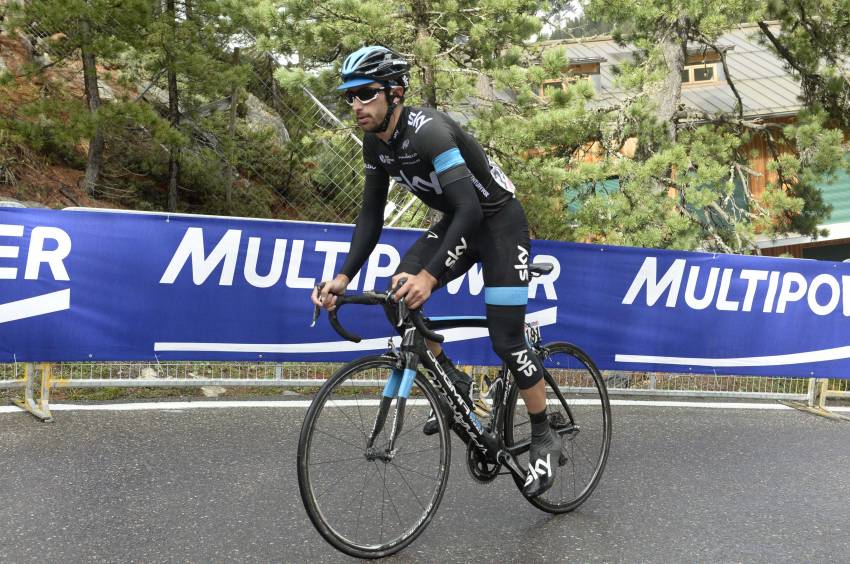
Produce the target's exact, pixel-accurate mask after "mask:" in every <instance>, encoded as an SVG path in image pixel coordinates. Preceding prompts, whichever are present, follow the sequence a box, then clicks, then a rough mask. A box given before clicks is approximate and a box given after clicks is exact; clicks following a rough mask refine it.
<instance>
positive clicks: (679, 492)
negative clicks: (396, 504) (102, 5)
mask: <svg viewBox="0 0 850 564" xmlns="http://www.w3.org/2000/svg"><path fill="white" fill-rule="evenodd" d="M304 414H305V409H303V408H237V409H214V410H211V409H198V410H185V411H144V412H138V411H131V412H83V411H62V412H57V413H56V416H57V421H56V422H55V423H53V424H43V423H40V422H38V421H37V420H35V419H33V418H32V417H31V416H28V415H25V414H22V413H15V414H0V484H2V485H0V492H2V496H3V497H2V501H0V561H2V562H35V561H39V562H198V563H201V562H223V561H239V562H341V561H351V560H352V559H350V558H347V557H345V556H344V555H342V554H340V553H338V552H336V551H335V550H334V549H333V548H331V547H330V546H329V545H327V544H326V543H325V542H324V541H323V540H322V538H321V537H320V536H319V535H318V533H317V532H316V531H315V530H314V529H313V527H312V525H311V523H310V521H309V519H308V518H307V515H306V513H305V511H304V509H303V507H302V505H301V500H300V497H299V495H298V485H297V482H296V472H295V451H296V443H297V435H298V431H299V429H300V425H301V420H302V418H303V416H304ZM613 436H614V442H613V444H612V448H611V456H610V459H609V462H608V466H607V469H606V472H605V475H604V477H603V480H602V482H601V484H600V486H599V487H598V488H597V490H596V492H595V493H594V494H593V496H592V497H591V498H590V499H589V501H587V502H586V503H585V504H584V505H583V506H582V507H581V508H579V509H578V510H577V511H576V512H574V513H571V514H568V515H564V516H550V515H548V514H545V513H542V512H540V511H539V510H537V509H535V508H534V507H532V506H531V505H530V504H528V503H526V502H525V501H524V500H523V498H522V497H520V495H519V494H518V492H517V490H516V488H515V486H514V484H513V482H512V481H511V480H510V479H509V478H507V477H501V478H499V479H497V480H496V481H495V482H494V483H492V484H490V485H487V486H484V485H478V484H476V483H474V482H473V481H472V480H471V479H470V477H469V476H468V474H467V472H466V469H465V468H464V467H463V457H462V456H461V454H462V451H461V450H460V449H459V448H456V449H455V450H454V452H453V454H454V456H453V459H452V474H451V477H450V480H449V485H448V488H447V490H446V495H445V497H444V499H443V502H442V504H441V506H440V508H439V511H438V513H437V516H436V517H435V519H434V521H433V522H432V523H431V525H430V526H429V527H428V529H427V530H426V531H425V532H424V533H423V535H422V536H420V537H419V539H418V540H417V541H415V542H414V543H413V544H412V545H411V546H410V547H409V548H407V549H406V550H405V551H403V552H401V553H400V554H398V555H396V556H394V557H391V558H388V559H386V560H384V561H385V562H472V561H480V562H493V561H497V560H498V561H507V562H597V561H598V562H803V561H805V562H818V561H827V560H831V561H848V560H850V423H847V422H834V421H829V420H825V419H821V418H817V417H814V416H812V415H808V414H804V413H800V412H796V411H754V410H717V409H706V408H693V407H688V408H679V407H633V406H628V407H626V406H615V407H614V435H613ZM457 445H460V443H459V442H456V443H455V446H457Z"/></svg>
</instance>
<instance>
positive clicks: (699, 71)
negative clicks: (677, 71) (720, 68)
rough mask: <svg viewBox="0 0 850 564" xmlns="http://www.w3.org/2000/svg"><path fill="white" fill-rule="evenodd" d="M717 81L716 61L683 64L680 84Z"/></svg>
mask: <svg viewBox="0 0 850 564" xmlns="http://www.w3.org/2000/svg"><path fill="white" fill-rule="evenodd" d="M708 82H717V63H699V64H696V65H685V68H684V70H682V84H704V83H708Z"/></svg>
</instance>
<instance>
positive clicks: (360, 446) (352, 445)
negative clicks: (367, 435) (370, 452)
mask: <svg viewBox="0 0 850 564" xmlns="http://www.w3.org/2000/svg"><path fill="white" fill-rule="evenodd" d="M316 432H318V433H321V434H323V435H325V436H326V437H330V438H332V439H334V440H336V441H339V442H341V443H343V444H346V445H348V446H350V447H352V448H356V449H361V450H362V449H363V448H364V445H356V444H354V443H350V442H348V441H344V440H342V439H340V438H339V437H337V436H336V435H331V434H330V433H326V432H325V431H322V430H321V429H316Z"/></svg>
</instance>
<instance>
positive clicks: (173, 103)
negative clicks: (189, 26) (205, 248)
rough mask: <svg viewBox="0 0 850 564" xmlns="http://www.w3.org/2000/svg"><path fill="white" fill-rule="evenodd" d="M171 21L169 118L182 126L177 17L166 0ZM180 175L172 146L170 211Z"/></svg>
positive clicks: (170, 0)
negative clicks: (178, 83)
mask: <svg viewBox="0 0 850 564" xmlns="http://www.w3.org/2000/svg"><path fill="white" fill-rule="evenodd" d="M166 9H167V11H168V18H169V23H170V24H171V26H172V31H173V33H172V38H173V41H172V44H171V45H170V46H167V47H166V67H167V68H168V120H169V122H170V123H171V127H173V128H175V129H176V128H177V127H179V126H180V106H179V104H178V98H177V96H178V94H179V92H178V90H177V68H176V63H175V60H174V55H173V54H172V52H171V51H170V50H169V49H173V48H175V47H176V43H177V29H176V28H177V19H176V14H175V12H174V0H167V1H166ZM179 175H180V149H179V148H178V147H171V148H170V149H169V151H168V211H170V212H176V211H177V178H178V176H179Z"/></svg>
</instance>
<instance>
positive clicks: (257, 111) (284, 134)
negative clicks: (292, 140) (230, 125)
mask: <svg viewBox="0 0 850 564" xmlns="http://www.w3.org/2000/svg"><path fill="white" fill-rule="evenodd" d="M245 107H246V108H247V109H248V112H247V115H246V116H245V119H246V121H247V122H248V124H249V125H250V126H251V127H257V126H259V127H271V128H272V129H274V130H275V131H276V132H277V136H278V140H279V141H280V142H281V143H289V131H287V130H286V125H284V123H283V120H282V119H280V117H279V116H278V115H277V114H275V113H274V112H273V111H272V110H271V109H270V108H269V107H268V106H266V105H265V104H264V103H263V102H262V101H261V100H260V99H259V98H257V97H256V96H254V95H253V94H248V98H247V99H246V100H245Z"/></svg>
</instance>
